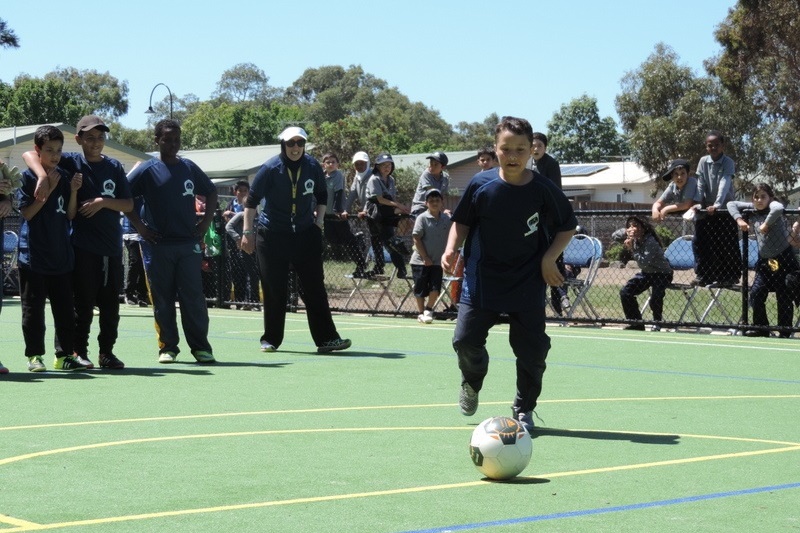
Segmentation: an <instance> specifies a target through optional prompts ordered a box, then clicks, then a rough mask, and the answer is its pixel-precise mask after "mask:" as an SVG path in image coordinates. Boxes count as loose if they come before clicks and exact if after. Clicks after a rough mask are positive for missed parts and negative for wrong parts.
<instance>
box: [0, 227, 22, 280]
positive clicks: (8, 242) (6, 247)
mask: <svg viewBox="0 0 800 533" xmlns="http://www.w3.org/2000/svg"><path fill="white" fill-rule="evenodd" d="M18 259H19V237H18V236H17V234H16V233H14V232H13V231H10V230H6V231H5V232H3V284H2V287H0V291H2V290H3V289H4V288H5V286H6V283H9V284H11V288H12V289H16V290H19V286H16V284H17V280H19V277H18V276H17V274H16V273H15V271H16V269H17V261H18Z"/></svg>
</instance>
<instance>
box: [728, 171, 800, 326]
mask: <svg viewBox="0 0 800 533" xmlns="http://www.w3.org/2000/svg"><path fill="white" fill-rule="evenodd" d="M727 208H728V212H729V213H730V214H731V216H732V217H733V218H734V220H736V224H737V225H738V226H739V229H740V230H741V231H743V232H745V233H747V232H749V231H750V228H751V227H752V228H753V232H754V233H755V235H756V240H757V241H758V260H757V261H756V268H755V272H756V275H755V279H754V280H753V285H752V287H750V307H752V308H753V325H754V326H768V325H769V321H768V320H767V306H766V302H767V295H768V294H769V293H770V292H774V293H775V299H776V300H777V308H778V326H780V327H782V328H791V327H792V316H793V314H794V305H793V302H792V293H791V291H789V290H787V276H788V275H790V274H791V276H792V277H794V276H797V273H798V271H800V264H798V261H797V256H796V255H795V254H794V250H793V249H792V247H791V246H790V243H789V237H790V234H789V230H788V228H787V227H786V220H785V219H784V217H783V210H784V208H783V204H782V203H780V202H779V201H777V200H776V199H775V194H774V193H773V191H772V187H770V186H769V185H767V184H765V183H759V184H758V185H756V187H755V190H754V191H753V201H752V202H738V201H732V202H728V205H727ZM745 209H755V211H754V212H752V213H749V214H746V215H745V216H746V217H747V220H745V217H744V216H742V211H743V210H745ZM744 334H745V335H746V336H748V337H769V335H770V333H769V331H767V330H766V329H751V330H747V331H745V332H744ZM790 335H791V332H790V331H787V330H783V331H781V332H780V336H781V337H783V338H788V337H789V336H790Z"/></svg>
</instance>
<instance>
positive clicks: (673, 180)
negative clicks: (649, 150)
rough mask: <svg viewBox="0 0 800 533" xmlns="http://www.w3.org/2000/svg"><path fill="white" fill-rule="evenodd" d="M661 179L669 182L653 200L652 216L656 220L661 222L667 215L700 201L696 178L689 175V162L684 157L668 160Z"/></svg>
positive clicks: (680, 211) (681, 210) (684, 209)
mask: <svg viewBox="0 0 800 533" xmlns="http://www.w3.org/2000/svg"><path fill="white" fill-rule="evenodd" d="M661 179H662V180H664V181H667V182H669V185H667V187H666V189H664V192H663V193H661V196H660V197H659V198H658V200H656V201H655V202H653V207H652V216H653V220H655V221H656V222H662V221H664V220H665V219H666V217H667V215H670V214H678V213H682V212H684V211H686V210H687V209H689V208H691V207H692V206H693V205H695V204H697V203H698V202H699V201H700V198H699V196H698V190H697V178H695V177H694V176H689V162H688V161H687V160H685V159H673V160H672V161H670V162H669V166H668V167H667V170H666V172H664V173H663V174H662V175H661Z"/></svg>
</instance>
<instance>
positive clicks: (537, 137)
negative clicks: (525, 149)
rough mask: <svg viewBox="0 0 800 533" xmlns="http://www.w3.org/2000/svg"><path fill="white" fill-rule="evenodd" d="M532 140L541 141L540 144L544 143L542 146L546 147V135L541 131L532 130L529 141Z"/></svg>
mask: <svg viewBox="0 0 800 533" xmlns="http://www.w3.org/2000/svg"><path fill="white" fill-rule="evenodd" d="M533 141H542V144H543V145H544V147H545V148H547V135H545V134H544V133H542V132H541V131H534V132H533V139H531V142H533Z"/></svg>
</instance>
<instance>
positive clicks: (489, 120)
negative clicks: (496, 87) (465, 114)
mask: <svg viewBox="0 0 800 533" xmlns="http://www.w3.org/2000/svg"><path fill="white" fill-rule="evenodd" d="M499 122H500V117H498V116H497V113H492V114H491V115H489V116H487V117H486V118H485V119H483V122H459V123H458V124H456V127H455V134H454V136H453V140H452V141H451V143H450V149H451V150H477V149H480V148H484V147H486V146H492V145H493V144H494V128H495V126H497V124H498V123H499Z"/></svg>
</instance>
